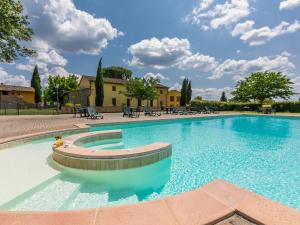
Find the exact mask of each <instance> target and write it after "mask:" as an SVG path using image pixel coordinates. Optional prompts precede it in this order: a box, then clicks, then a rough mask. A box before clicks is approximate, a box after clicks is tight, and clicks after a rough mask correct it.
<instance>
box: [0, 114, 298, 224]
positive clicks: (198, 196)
mask: <svg viewBox="0 0 300 225" xmlns="http://www.w3.org/2000/svg"><path fill="white" fill-rule="evenodd" d="M220 115H222V114H220ZM285 115H288V114H285ZM67 116H68V118H69V117H71V115H67ZM67 116H66V115H64V116H55V117H51V118H50V119H49V118H48V117H49V116H48V117H43V116H39V117H34V116H31V117H30V116H29V117H20V118H14V117H11V118H8V119H7V120H8V121H10V122H9V123H10V125H9V126H6V127H0V129H1V130H2V131H3V130H5V132H1V136H0V138H1V139H0V143H7V142H9V141H12V140H16V139H19V138H22V137H23V138H24V137H29V136H32V135H33V134H35V135H37V134H39V135H41V134H47V133H49V131H48V130H51V131H53V130H56V129H70V128H73V129H74V128H75V127H76V126H74V125H73V124H75V123H76V124H81V125H79V126H82V128H83V129H82V130H83V131H84V129H85V126H84V124H85V123H87V122H88V123H99V122H103V123H112V122H126V121H133V120H138V121H142V120H151V119H157V118H154V117H145V118H144V117H142V118H139V119H128V118H122V117H121V116H120V114H112V115H110V114H107V115H106V116H105V117H106V119H104V120H101V121H100V120H97V121H96V120H95V121H90V120H86V119H82V118H80V119H79V118H78V119H76V118H72V119H66V118H67ZM200 116H207V115H200ZM208 116H210V115H208ZM289 116H297V115H295V114H291V115H289ZM186 117H195V116H176V115H163V116H162V117H160V118H159V119H172V118H186ZM196 117H199V115H196ZM30 118H31V119H30ZM46 118H47V119H46ZM43 120H45V121H47V122H43V123H42V124H43V126H41V127H39V125H35V124H39V123H40V121H43ZM2 121H3V117H2V118H1V117H0V124H1V126H3V123H2ZM24 121H27V122H24ZM63 121H64V122H63ZM66 121H67V122H68V123H66ZM70 122H72V123H73V124H72V123H71V124H69V123H70ZM6 123H7V121H6ZM48 123H49V124H48ZM4 124H5V123H4ZM19 124H22V125H21V126H18V125H19ZM47 124H48V125H47ZM53 124H54V125H55V124H59V126H57V127H55V126H54V125H53ZM37 127H38V129H36V128H37ZM77 127H78V126H77ZM55 128H56V129H55ZM3 133H6V134H3ZM12 133H15V135H14V136H13V135H11V134H12ZM8 134H10V136H9V135H8ZM236 215H238V216H237V217H236ZM228 218H230V219H228ZM240 218H243V219H240ZM234 220H235V221H236V222H234ZM237 220H239V221H237ZM0 224H1V225H10V224H14V225H65V224H68V225H117V224H122V225H154V224H155V225H168V224H170V225H194V224H195V225H201V224H217V225H230V224H245V225H248V224H267V225H269V224H270V225H300V212H299V211H297V210H294V209H291V208H288V207H286V206H284V205H281V204H279V203H276V202H274V201H272V200H269V199H266V198H264V197H262V196H260V195H257V194H254V193H251V192H249V191H246V190H244V189H241V188H239V187H237V186H234V185H232V184H230V183H228V182H226V181H223V180H217V181H214V182H212V183H210V184H207V185H205V186H203V187H200V188H198V189H197V190H194V191H190V192H186V193H182V194H179V195H176V196H172V197H168V198H164V199H160V200H156V201H149V202H143V203H138V204H133V205H127V206H117V207H111V208H99V209H87V210H79V211H63V212H7V211H0Z"/></svg>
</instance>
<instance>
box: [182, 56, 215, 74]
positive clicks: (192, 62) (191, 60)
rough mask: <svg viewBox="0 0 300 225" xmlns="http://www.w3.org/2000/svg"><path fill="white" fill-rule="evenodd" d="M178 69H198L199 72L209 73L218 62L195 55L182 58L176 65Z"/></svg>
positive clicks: (208, 57)
mask: <svg viewBox="0 0 300 225" xmlns="http://www.w3.org/2000/svg"><path fill="white" fill-rule="evenodd" d="M177 65H178V68H179V69H183V70H186V69H200V70H201V71H210V70H212V69H214V68H215V67H216V66H217V65H218V62H217V61H216V59H215V58H214V57H212V56H208V55H203V54H200V53H196V54H194V55H188V56H184V57H182V59H181V60H180V62H179V63H178V64H177Z"/></svg>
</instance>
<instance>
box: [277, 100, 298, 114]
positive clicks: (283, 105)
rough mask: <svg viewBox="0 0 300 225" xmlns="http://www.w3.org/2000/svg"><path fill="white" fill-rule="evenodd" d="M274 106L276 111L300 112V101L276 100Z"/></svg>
mask: <svg viewBox="0 0 300 225" xmlns="http://www.w3.org/2000/svg"><path fill="white" fill-rule="evenodd" d="M272 108H273V109H274V110H275V111H276V112H300V101H295V102H274V103H273V104H272Z"/></svg>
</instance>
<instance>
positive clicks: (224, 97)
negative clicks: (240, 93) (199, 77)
mask: <svg viewBox="0 0 300 225" xmlns="http://www.w3.org/2000/svg"><path fill="white" fill-rule="evenodd" d="M220 101H221V102H227V97H226V93H225V91H223V92H222V95H221V98H220Z"/></svg>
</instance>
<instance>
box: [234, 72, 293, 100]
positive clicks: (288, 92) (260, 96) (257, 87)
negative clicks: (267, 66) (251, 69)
mask: <svg viewBox="0 0 300 225" xmlns="http://www.w3.org/2000/svg"><path fill="white" fill-rule="evenodd" d="M292 84H293V82H291V80H290V79H289V78H288V77H287V76H284V75H282V73H280V72H268V71H266V72H257V73H252V74H251V75H250V76H249V77H247V78H246V79H244V80H241V81H239V82H238V83H237V85H236V89H235V90H234V91H233V92H232V95H233V97H234V100H235V101H251V100H254V101H258V102H259V103H260V104H263V103H264V101H265V100H266V99H273V98H282V99H285V100H287V99H289V98H290V97H291V96H292V95H293V94H294V92H293V87H292Z"/></svg>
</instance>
